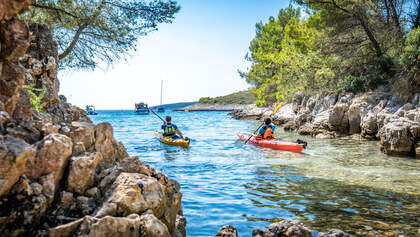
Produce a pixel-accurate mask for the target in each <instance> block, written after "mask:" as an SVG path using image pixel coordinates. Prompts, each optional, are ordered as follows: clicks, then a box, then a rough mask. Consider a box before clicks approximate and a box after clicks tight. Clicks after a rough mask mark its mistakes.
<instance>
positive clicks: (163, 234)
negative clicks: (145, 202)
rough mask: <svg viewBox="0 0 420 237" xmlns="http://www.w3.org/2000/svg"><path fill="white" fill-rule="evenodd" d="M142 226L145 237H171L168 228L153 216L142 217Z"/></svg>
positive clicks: (145, 215)
mask: <svg viewBox="0 0 420 237" xmlns="http://www.w3.org/2000/svg"><path fill="white" fill-rule="evenodd" d="M140 226H141V229H142V234H141V235H140V236H144V237H149V236H150V237H169V236H171V235H170V234H169V231H168V228H167V227H166V225H165V224H163V223H162V222H161V221H160V220H159V219H158V218H156V217H155V216H154V215H152V214H144V215H141V216H140Z"/></svg>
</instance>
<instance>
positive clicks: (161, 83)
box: [157, 80, 165, 112]
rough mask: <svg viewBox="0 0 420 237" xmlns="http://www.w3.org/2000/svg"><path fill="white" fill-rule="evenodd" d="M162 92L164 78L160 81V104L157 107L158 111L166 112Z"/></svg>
mask: <svg viewBox="0 0 420 237" xmlns="http://www.w3.org/2000/svg"><path fill="white" fill-rule="evenodd" d="M162 92H163V80H162V81H160V106H159V107H158V108H157V111H158V112H165V109H164V108H163V107H162Z"/></svg>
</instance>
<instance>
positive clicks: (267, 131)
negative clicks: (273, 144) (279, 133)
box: [257, 125, 274, 139]
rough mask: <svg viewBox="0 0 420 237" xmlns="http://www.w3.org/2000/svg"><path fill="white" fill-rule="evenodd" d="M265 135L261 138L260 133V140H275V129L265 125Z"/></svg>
mask: <svg viewBox="0 0 420 237" xmlns="http://www.w3.org/2000/svg"><path fill="white" fill-rule="evenodd" d="M264 130H265V132H264V135H263V136H261V134H259V133H258V136H257V137H258V138H263V139H271V138H274V133H273V128H272V127H271V125H268V126H267V125H265V126H264Z"/></svg>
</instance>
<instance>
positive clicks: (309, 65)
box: [239, 0, 420, 106]
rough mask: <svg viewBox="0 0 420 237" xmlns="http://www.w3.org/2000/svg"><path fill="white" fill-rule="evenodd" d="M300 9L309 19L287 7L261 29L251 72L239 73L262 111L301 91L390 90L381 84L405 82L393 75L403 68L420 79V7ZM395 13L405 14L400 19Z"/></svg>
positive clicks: (314, 5) (300, 0)
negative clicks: (262, 107)
mask: <svg viewBox="0 0 420 237" xmlns="http://www.w3.org/2000/svg"><path fill="white" fill-rule="evenodd" d="M295 2H296V3H297V4H298V5H300V6H302V7H304V8H306V10H307V11H306V12H305V13H306V14H305V17H302V16H301V10H300V9H299V8H295V7H293V6H289V7H288V8H286V9H281V10H280V11H279V14H278V15H277V17H270V18H269V19H268V22H267V23H265V24H263V23H257V24H256V36H255V38H254V39H253V40H252V41H251V43H250V46H249V52H248V53H247V54H246V57H245V58H246V59H247V60H249V61H250V62H251V67H250V69H249V70H247V71H245V72H241V71H240V72H239V74H240V76H241V77H243V78H244V79H245V80H246V81H247V82H248V83H250V84H251V85H252V86H254V87H255V89H254V90H252V92H253V93H254V94H255V95H256V96H257V98H258V100H257V104H258V105H260V106H265V105H270V104H273V103H275V102H276V101H279V100H287V99H289V98H290V97H291V96H292V95H293V94H295V93H296V92H298V91H300V92H307V93H314V92H318V91H323V90H335V91H350V92H354V93H358V92H365V91H374V90H377V89H378V88H385V89H387V90H389V88H390V87H389V86H383V85H388V84H391V83H393V82H394V81H395V78H394V76H395V75H399V76H401V75H400V74H396V73H399V72H401V71H402V69H403V67H405V68H406V69H407V70H410V71H411V72H413V71H416V72H417V75H418V72H419V69H418V68H419V61H420V60H419V58H418V57H419V48H420V47H419V45H420V32H419V30H418V29H417V26H418V25H419V24H420V22H419V19H420V15H419V14H420V11H418V9H420V6H417V7H416V8H410V7H409V6H408V5H407V4H403V3H402V1H393V2H390V1H356V2H354V1H350V0H344V1H330V0H326V1H325V0H296V1H295ZM390 7H391V8H395V9H401V12H403V14H399V15H395V14H394V13H393V12H392V11H391V10H390V9H389V8H390ZM393 14H394V15H393ZM408 16H409V17H408ZM416 19H417V20H416ZM410 29H411V32H410ZM407 33H408V34H407ZM404 41H405V42H406V43H405V46H404ZM400 57H401V60H400ZM412 78H419V77H418V76H417V77H415V76H414V77H412ZM419 83H420V82H419Z"/></svg>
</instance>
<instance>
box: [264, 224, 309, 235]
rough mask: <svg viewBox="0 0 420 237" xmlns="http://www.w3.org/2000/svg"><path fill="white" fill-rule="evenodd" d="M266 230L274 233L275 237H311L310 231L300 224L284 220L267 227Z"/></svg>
mask: <svg viewBox="0 0 420 237" xmlns="http://www.w3.org/2000/svg"><path fill="white" fill-rule="evenodd" d="M268 230H269V231H270V232H272V233H274V235H275V236H284V237H297V236H301V237H311V236H312V234H311V230H310V229H309V228H307V227H306V226H304V225H303V224H302V223H299V222H293V221H290V220H284V221H281V222H276V223H273V224H271V225H270V226H269V227H268Z"/></svg>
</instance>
